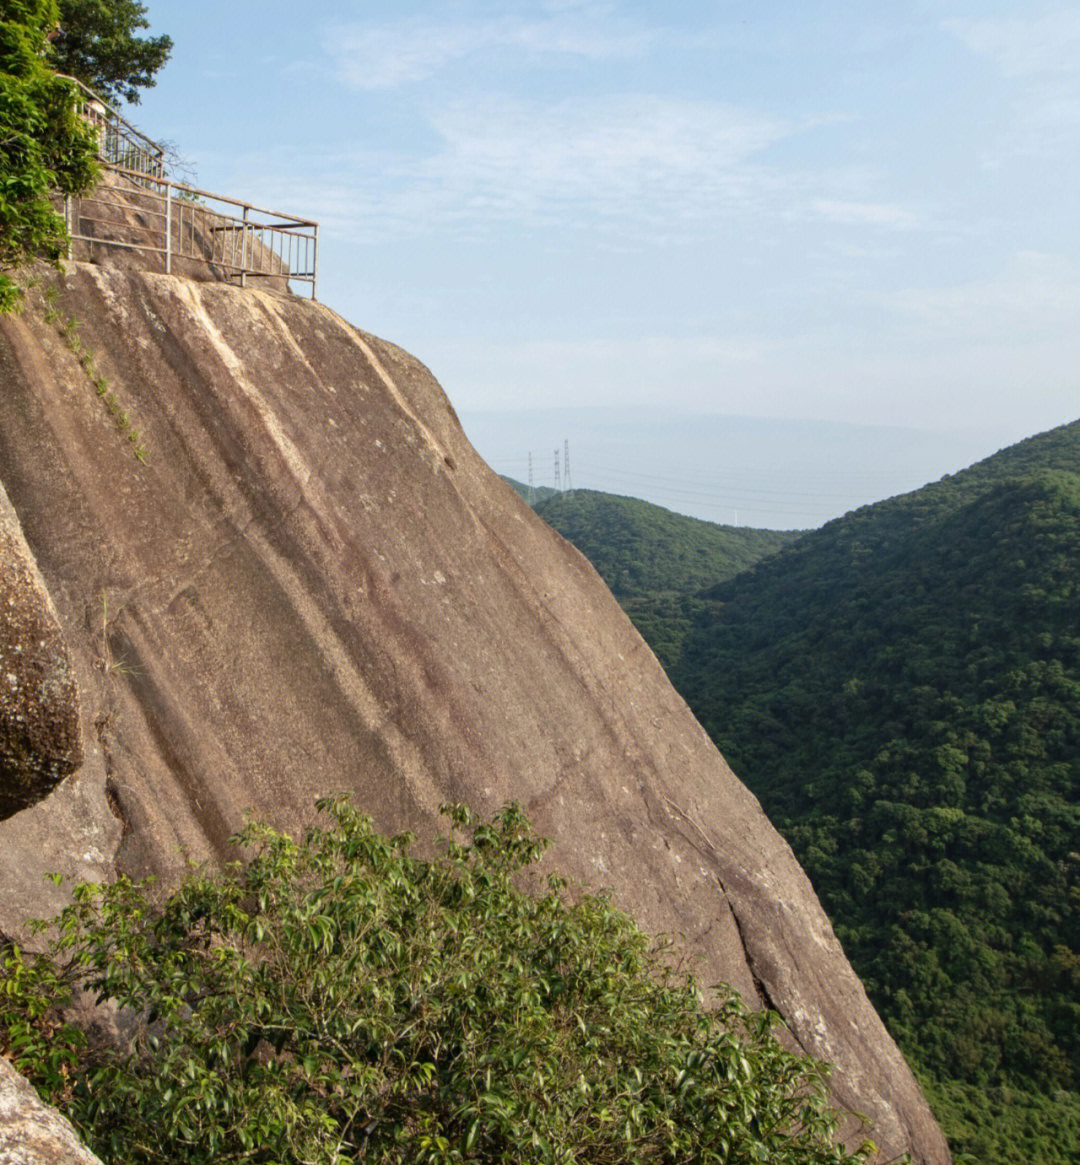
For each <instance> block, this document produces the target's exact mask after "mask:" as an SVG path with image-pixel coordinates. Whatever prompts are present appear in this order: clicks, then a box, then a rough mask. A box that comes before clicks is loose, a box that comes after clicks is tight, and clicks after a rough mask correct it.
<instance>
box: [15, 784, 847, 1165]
mask: <svg viewBox="0 0 1080 1165" xmlns="http://www.w3.org/2000/svg"><path fill="white" fill-rule="evenodd" d="M322 808H323V809H324V810H325V811H326V812H327V813H328V814H329V817H330V819H331V824H330V826H329V827H328V828H313V829H311V830H309V832H308V834H307V836H306V839H305V840H304V842H303V843H301V844H298V843H296V842H294V841H292V840H291V839H290V838H288V837H287V836H285V835H283V834H281V833H278V832H276V831H275V830H273V829H270V828H268V827H266V826H251V827H249V828H248V829H246V830H244V832H243V833H242V834H241V835H240V836H239V838H238V839H237V841H238V842H239V843H240V844H241V845H242V846H243V847H244V848H245V850H246V851H247V855H248V858H249V860H248V861H247V862H246V863H245V864H243V865H236V866H234V867H231V868H229V869H228V870H226V871H225V872H223V873H221V874H218V875H213V876H210V875H197V876H192V877H190V878H189V879H188V880H187V881H186V882H185V883H184V885H183V886H182V887H181V888H180V889H179V890H178V891H176V892H175V893H174V894H173V895H171V896H170V897H169V898H168V899H167V900H165V901H164V902H163V903H162V904H160V905H158V906H153V905H151V903H150V902H149V901H148V898H147V894H146V892H145V890H144V889H143V888H142V887H140V886H137V885H134V884H132V883H131V882H128V881H126V880H123V879H122V880H120V881H119V882H117V883H116V884H114V885H112V886H108V887H96V886H83V887H80V888H79V889H78V890H77V892H76V902H75V904H74V905H73V906H72V907H70V908H69V909H68V910H67V911H65V912H64V914H63V915H61V917H60V919H59V920H58V923H57V934H58V940H57V942H56V943H55V944H54V947H53V956H54V960H55V961H48V960H43V961H40V962H38V963H32V962H27V961H25V960H23V959H22V958H21V956H19V955H18V952H14V951H9V953H8V956H7V959H6V979H5V971H4V970H3V969H0V1033H2V1031H3V1021H4V1012H5V1009H6V1011H7V1025H8V1030H9V1031H16V1032H17V1040H18V1045H19V1046H18V1048H13V1049H12V1050H13V1051H14V1052H15V1053H16V1058H17V1061H19V1062H20V1066H21V1067H23V1068H24V1069H26V1068H29V1069H31V1070H33V1069H34V1067H35V1064H36V1063H37V1062H38V1059H39V1057H44V1059H45V1060H46V1061H47V1063H48V1065H49V1070H50V1072H51V1076H52V1083H53V1086H54V1087H53V1098H55V1097H56V1094H57V1093H59V1094H60V1097H61V1099H62V1100H63V1099H64V1094H65V1093H66V1103H65V1107H66V1109H67V1111H68V1113H69V1115H71V1116H72V1118H73V1119H74V1120H75V1123H76V1124H77V1125H78V1126H79V1127H80V1129H81V1131H82V1132H83V1134H84V1136H85V1137H86V1138H87V1139H88V1141H89V1142H90V1144H91V1147H93V1148H94V1149H95V1150H96V1151H97V1152H98V1153H99V1154H101V1155H102V1156H103V1157H104V1159H105V1160H108V1161H111V1162H114V1163H117V1165H119V1163H120V1162H123V1163H124V1165H143V1163H145V1165H151V1163H153V1165H157V1163H158V1162H161V1161H183V1162H185V1165H211V1163H214V1165H220V1163H221V1162H228V1161H233V1162H240V1161H249V1162H280V1163H282V1165H293V1163H297V1165H298V1163H300V1162H318V1163H324V1165H337V1163H345V1162H352V1161H361V1160H363V1161H365V1162H371V1163H385V1165H391V1163H392V1165H404V1163H415V1165H436V1163H439V1165H449V1163H452V1162H453V1163H458V1162H475V1163H484V1165H504V1163H525V1162H529V1163H533V1162H536V1163H542V1162H547V1163H550V1165H571V1163H572V1162H589V1163H590V1165H631V1163H646V1165H647V1163H649V1162H656V1163H658V1165H659V1163H660V1162H684V1161H696V1162H701V1163H705V1162H716V1163H721V1162H726V1163H728V1165H750V1163H752V1162H763V1161H767V1162H769V1163H770V1165H841V1163H849V1165H855V1163H858V1162H864V1161H865V1159H866V1155H867V1153H866V1151H860V1152H858V1153H854V1154H851V1153H848V1152H847V1151H845V1150H844V1149H843V1148H841V1147H838V1146H837V1145H836V1144H835V1143H834V1135H835V1121H834V1118H833V1115H832V1113H831V1112H830V1111H829V1109H828V1106H827V1103H826V1093H825V1075H824V1068H823V1066H822V1065H820V1064H817V1063H814V1062H812V1061H809V1060H806V1059H803V1058H800V1057H797V1056H795V1055H793V1054H791V1053H790V1052H788V1051H786V1050H785V1049H784V1048H783V1047H782V1046H781V1045H780V1044H779V1043H778V1042H777V1041H776V1039H775V1038H774V1036H773V1034H772V1032H771V1026H772V1021H771V1017H768V1016H763V1015H751V1014H748V1013H746V1012H745V1011H744V1010H743V1008H742V1007H741V1006H740V1004H739V1003H738V1001H737V999H736V998H735V997H734V995H733V994H732V993H731V992H729V991H727V990H722V991H720V992H719V994H718V997H717V999H716V1001H715V1002H716V1007H715V1008H714V1009H712V1010H708V1009H706V1008H705V1007H704V1006H703V1003H702V999H701V996H700V994H699V993H698V991H697V989H696V988H695V987H694V985H693V983H692V982H688V981H686V980H685V979H682V978H680V977H679V976H677V975H675V974H674V973H673V972H672V971H671V970H670V968H669V966H668V964H667V963H666V961H665V959H664V957H663V954H662V952H661V951H658V950H657V948H656V947H655V946H654V945H653V944H651V943H650V942H649V940H648V939H647V938H646V936H645V935H643V934H642V932H641V931H640V930H638V928H637V927H636V926H635V925H634V923H633V922H632V921H631V920H630V919H629V918H628V917H626V916H625V915H623V914H621V913H619V912H618V911H617V910H615V909H614V908H613V907H612V906H611V904H610V902H609V901H608V899H607V898H606V897H605V896H603V895H600V896H596V895H589V894H578V895H574V896H573V897H568V896H567V894H566V892H565V888H564V886H563V885H562V884H561V883H560V882H558V881H550V880H549V882H548V883H547V884H546V886H543V885H541V886H538V887H535V889H536V890H537V892H536V893H534V894H527V893H525V892H523V890H522V889H521V888H520V886H521V880H522V877H524V876H526V875H527V873H528V867H529V866H530V865H532V864H533V863H534V862H535V861H536V860H537V859H538V858H539V856H540V854H541V853H542V851H543V849H544V843H542V842H540V841H538V840H537V839H536V838H534V837H533V836H532V833H531V831H530V828H529V824H528V822H527V821H526V820H525V818H524V817H523V816H522V814H521V813H520V812H519V811H518V810H517V809H516V808H509V809H506V810H504V811H503V812H502V813H499V814H497V815H496V816H495V818H493V819H492V820H491V821H490V822H487V823H484V822H480V821H478V820H477V819H475V818H474V817H473V816H472V815H471V814H470V813H469V812H468V811H467V810H465V809H463V808H460V807H457V808H452V809H450V810H449V812H450V814H451V816H452V818H453V820H454V822H455V825H456V826H457V827H458V829H459V831H460V833H459V836H461V835H462V834H463V835H464V837H465V840H464V841H455V840H451V839H446V840H445V841H444V843H443V845H442V848H441V851H440V853H439V856H437V857H436V858H435V859H434V860H425V859H421V858H418V857H415V856H412V854H411V853H410V852H409V851H410V843H411V838H410V837H409V836H408V835H403V836H400V837H394V838H386V837H383V836H380V835H379V834H378V833H376V832H375V831H374V830H373V829H372V826H371V822H370V820H369V819H368V818H366V817H364V816H363V815H361V814H360V813H358V812H357V811H356V810H355V809H353V808H352V807H351V806H350V805H349V804H348V803H347V802H346V801H344V800H340V799H336V800H330V801H326V802H323V803H322ZM65 966H66V968H67V970H66V972H65V973H66V974H73V975H75V976H76V977H78V978H79V979H81V980H82V981H83V982H87V983H89V985H90V986H91V988H92V989H93V990H96V991H97V992H98V993H99V995H100V997H101V998H103V999H111V1000H114V1001H116V1002H117V1003H118V1004H120V1005H121V1006H122V1007H124V1008H126V1009H128V1010H129V1012H133V1013H135V1014H136V1015H139V1016H142V1017H144V1018H145V1021H146V1024H145V1028H144V1030H143V1031H142V1033H141V1035H139V1036H138V1037H137V1039H136V1040H135V1043H134V1046H133V1048H131V1049H129V1050H128V1051H126V1052H118V1051H115V1050H110V1049H106V1050H104V1051H102V1052H99V1053H98V1054H97V1056H96V1057H93V1056H88V1055H87V1053H86V1051H85V1049H81V1048H80V1047H79V1043H78V1041H77V1040H68V1041H65V1039H64V1038H63V1037H62V1034H61V1033H60V1032H58V1031H57V1030H55V1029H54V1030H51V1031H49V1033H48V1034H49V1041H48V1043H47V1044H43V1045H39V1046H37V1047H36V1050H35V1045H34V1031H35V1024H36V1025H37V1029H38V1030H40V1026H41V1023H42V1022H47V1021H48V1014H47V1009H46V1008H44V1006H43V1000H45V999H48V998H49V997H50V994H52V995H55V987H56V984H57V983H58V982H60V981H62V979H63V974H60V973H59V972H58V967H59V968H60V969H61V971H62V970H63V968H64V967H65ZM0 968H3V963H0ZM5 983H6V984H7V986H5ZM5 1000H6V1003H5ZM26 1001H29V1004H30V1006H31V1008H32V1010H33V1011H34V1017H35V1018H34V1019H33V1020H32V1021H31V1022H28V1021H27V1016H26V1014H25V1008H24V1010H23V1012H21V1013H20V1006H22V1004H23V1003H25V1002H26ZM12 1042H14V1041H12ZM67 1048H69V1049H70V1055H71V1056H72V1057H74V1058H75V1064H76V1070H75V1071H74V1072H73V1071H72V1070H71V1067H70V1065H67V1064H65V1061H64V1059H63V1056H64V1053H65V1049H67ZM3 1052H4V1048H3V1037H2V1034H0V1053H3ZM72 1081H77V1083H72ZM65 1082H66V1083H65Z"/></svg>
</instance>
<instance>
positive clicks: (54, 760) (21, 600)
mask: <svg viewBox="0 0 1080 1165" xmlns="http://www.w3.org/2000/svg"><path fill="white" fill-rule="evenodd" d="M82 762H83V750H82V737H81V734H80V723H79V690H78V687H77V685H76V683H75V676H74V673H73V669H72V666H71V657H70V656H69V654H68V650H67V644H66V643H65V642H64V636H63V633H62V632H61V630H60V626H59V624H58V623H57V621H56V612H55V610H54V609H53V606H52V603H51V601H50V599H49V595H48V591H47V590H46V588H45V584H44V582H43V580H42V578H41V575H40V573H39V572H38V569H37V565H36V563H35V562H34V556H33V554H32V553H31V552H30V548H29V547H28V546H27V544H26V540H25V538H23V534H22V529H21V527H20V526H19V520H18V518H17V517H16V515H15V511H14V509H13V508H12V506H11V503H10V502H9V501H8V497H7V494H6V493H5V492H4V488H3V485H0V818H4V817H10V816H11V814H12V813H16V812H18V811H19V810H20V809H26V808H28V807H29V806H30V805H33V804H36V803H37V802H38V801H41V800H43V799H44V798H45V797H46V796H47V795H48V794H49V793H50V792H52V790H53V788H54V787H55V786H56V785H57V784H58V783H59V782H60V781H62V780H63V779H64V777H66V776H68V775H69V774H71V773H73V772H74V771H75V770H76V769H77V768H78V767H79V766H80V765H81V764H82Z"/></svg>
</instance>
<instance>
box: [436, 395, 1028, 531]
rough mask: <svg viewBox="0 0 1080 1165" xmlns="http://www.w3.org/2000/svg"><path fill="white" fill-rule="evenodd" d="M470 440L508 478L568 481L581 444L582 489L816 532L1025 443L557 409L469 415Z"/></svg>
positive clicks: (714, 518)
mask: <svg viewBox="0 0 1080 1165" xmlns="http://www.w3.org/2000/svg"><path fill="white" fill-rule="evenodd" d="M459 415H460V418H461V422H462V425H463V427H464V429H465V432H466V434H467V435H468V437H469V439H470V441H472V443H473V445H474V446H475V447H476V449H477V451H478V452H479V453H480V455H481V456H482V457H483V458H484V460H485V461H487V463H488V464H489V465H490V466H491V467H492V468H493V469H494V470H495V471H496V472H497V473H500V474H502V475H504V476H507V477H513V478H515V479H517V480H518V481H521V482H523V483H526V484H527V483H528V474H529V453H530V452H531V453H532V455H533V481H534V484H536V485H538V486H540V485H547V486H551V485H553V484H554V460H555V451H556V450H558V455H559V465H560V479H561V480H562V481H563V484H565V477H564V474H563V463H564V449H565V442H567V441H568V442H569V447H570V448H569V452H570V477H571V483H572V485H573V486H574V488H577V489H596V490H602V491H604V492H606V493H616V494H624V495H627V496H630V497H638V498H643V499H644V500H645V501H650V502H654V503H656V504H657V505H661V506H664V507H665V508H667V509H669V510H674V511H675V512H677V513H682V514H688V515H690V516H691V517H696V518H704V519H706V520H707V521H711V522H720V523H723V524H726V525H742V526H759V527H765V528H769V529H810V528H812V527H815V526H819V525H821V524H822V523H823V522H826V521H828V520H829V519H831V518H835V517H839V516H840V515H841V514H843V513H846V512H847V511H849V510H852V509H856V508H858V507H859V506H862V505H866V504H868V503H871V502H875V501H880V500H882V499H884V498H887V497H893V496H894V495H896V494H898V493H905V492H908V491H909V490H913V489H918V488H919V487H920V486H923V485H925V484H927V482H930V481H936V480H938V479H939V478H940V477H942V476H943V475H945V474H947V473H955V472H957V471H958V470H960V469H964V468H966V467H967V466H968V465H970V464H972V463H973V462H975V461H979V460H981V459H982V458H984V457H988V456H990V455H991V454H992V453H995V452H997V450H998V449H1001V448H1003V447H1005V446H1006V445H1011V444H1013V443H1014V442H1015V441H1017V440H1021V439H1022V438H1023V437H1024V436H1031V435H1032V434H1022V435H1020V436H1017V435H1015V434H1013V433H1009V432H1006V431H997V432H993V431H988V430H960V431H955V430H954V431H946V432H939V433H930V432H925V431H921V430H917V429H909V428H901V427H896V426H873V425H852V424H844V423H842V422H837V421H806V420H790V419H778V418H762V417H740V416H721V415H715V414H688V413H671V412H669V413H668V414H667V415H665V416H662V417H657V416H656V415H655V414H654V413H653V412H652V411H651V410H646V409H640V408H638V409H633V408H629V409H623V410H612V409H601V408H588V407H585V408H578V409H572V408H562V409H559V408H555V409H503V410H471V411H463V412H460V413H459Z"/></svg>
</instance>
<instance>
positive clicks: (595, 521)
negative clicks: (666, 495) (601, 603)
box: [535, 489, 799, 600]
mask: <svg viewBox="0 0 1080 1165" xmlns="http://www.w3.org/2000/svg"><path fill="white" fill-rule="evenodd" d="M535 509H536V512H537V513H538V514H540V516H541V517H542V518H543V519H544V520H545V521H546V522H547V523H548V525H550V526H554V527H555V529H556V530H558V531H559V533H560V534H561V535H562V536H563V537H564V538H566V539H567V541H569V542H572V543H573V544H574V545H575V546H576V547H577V548H578V549H579V550H580V551H581V552H582V554H584V555H585V557H586V558H588V559H589V561H590V562H591V563H592V564H593V566H595V567H596V569H597V571H599V573H600V576H601V577H602V578H603V580H604V582H606V583H607V585H608V587H609V588H610V589H611V591H612V593H613V594H614V595H615V597H616V598H617V599H620V600H621V599H627V598H640V597H643V596H646V595H656V594H658V593H676V594H693V593H696V592H697V591H700V590H702V589H703V588H705V587H710V586H713V585H715V584H716V583H720V582H723V581H724V580H725V579H729V578H731V577H732V576H734V575H736V574H738V573H739V571H741V570H746V569H747V568H748V567H750V566H752V565H753V564H754V563H755V562H757V561H758V560H759V559H761V558H764V557H766V556H767V555H770V554H775V553H776V552H777V551H778V550H779V549H780V548H781V547H782V546H785V545H787V543H789V542H791V541H792V540H794V539H795V538H797V537H798V536H799V531H796V530H754V529H748V528H745V527H741V526H720V525H717V524H716V523H714V522H705V521H702V520H701V519H700V518H689V517H686V516H685V515H684V514H676V513H673V512H672V511H671V510H665V509H664V508H663V507H662V506H656V505H653V504H652V503H651V502H644V501H641V500H640V499H639V498H628V497H621V496H619V495H618V494H609V493H600V492H598V491H596V490H588V489H578V490H572V491H569V492H567V493H555V494H554V495H553V496H549V497H547V498H545V499H543V500H542V501H539V502H537V503H536V506H535Z"/></svg>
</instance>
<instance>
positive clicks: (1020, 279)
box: [891, 251, 1080, 341]
mask: <svg viewBox="0 0 1080 1165" xmlns="http://www.w3.org/2000/svg"><path fill="white" fill-rule="evenodd" d="M891 303H892V305H893V306H894V307H896V308H898V309H899V310H900V311H902V312H904V313H906V314H908V315H910V316H914V317H916V318H918V319H920V320H922V321H924V322H926V323H929V324H931V325H933V326H934V328H935V329H936V330H937V331H938V332H945V333H949V334H952V335H957V336H986V337H1000V336H1003V335H1011V336H1013V337H1015V338H1016V339H1017V341H1023V340H1025V339H1029V338H1031V337H1032V336H1047V335H1050V336H1053V335H1058V334H1061V335H1065V334H1067V335H1069V336H1073V335H1074V334H1075V331H1076V320H1077V319H1080V268H1078V267H1077V265H1076V264H1075V263H1072V262H1070V261H1069V260H1066V259H1062V258H1059V257H1058V256H1054V255H1045V254H1041V253H1039V252H1035V251H1021V252H1019V253H1018V254H1016V255H1014V256H1013V258H1012V260H1011V261H1010V263H1009V264H1008V266H1007V267H1006V268H1005V269H1004V270H1003V271H1002V272H1001V273H1000V275H999V276H998V277H997V278H995V279H988V280H978V281H971V282H967V283H961V284H956V285H954V286H951V287H936V288H911V289H908V290H905V291H902V292H898V293H897V294H896V295H894V296H892V297H891Z"/></svg>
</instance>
